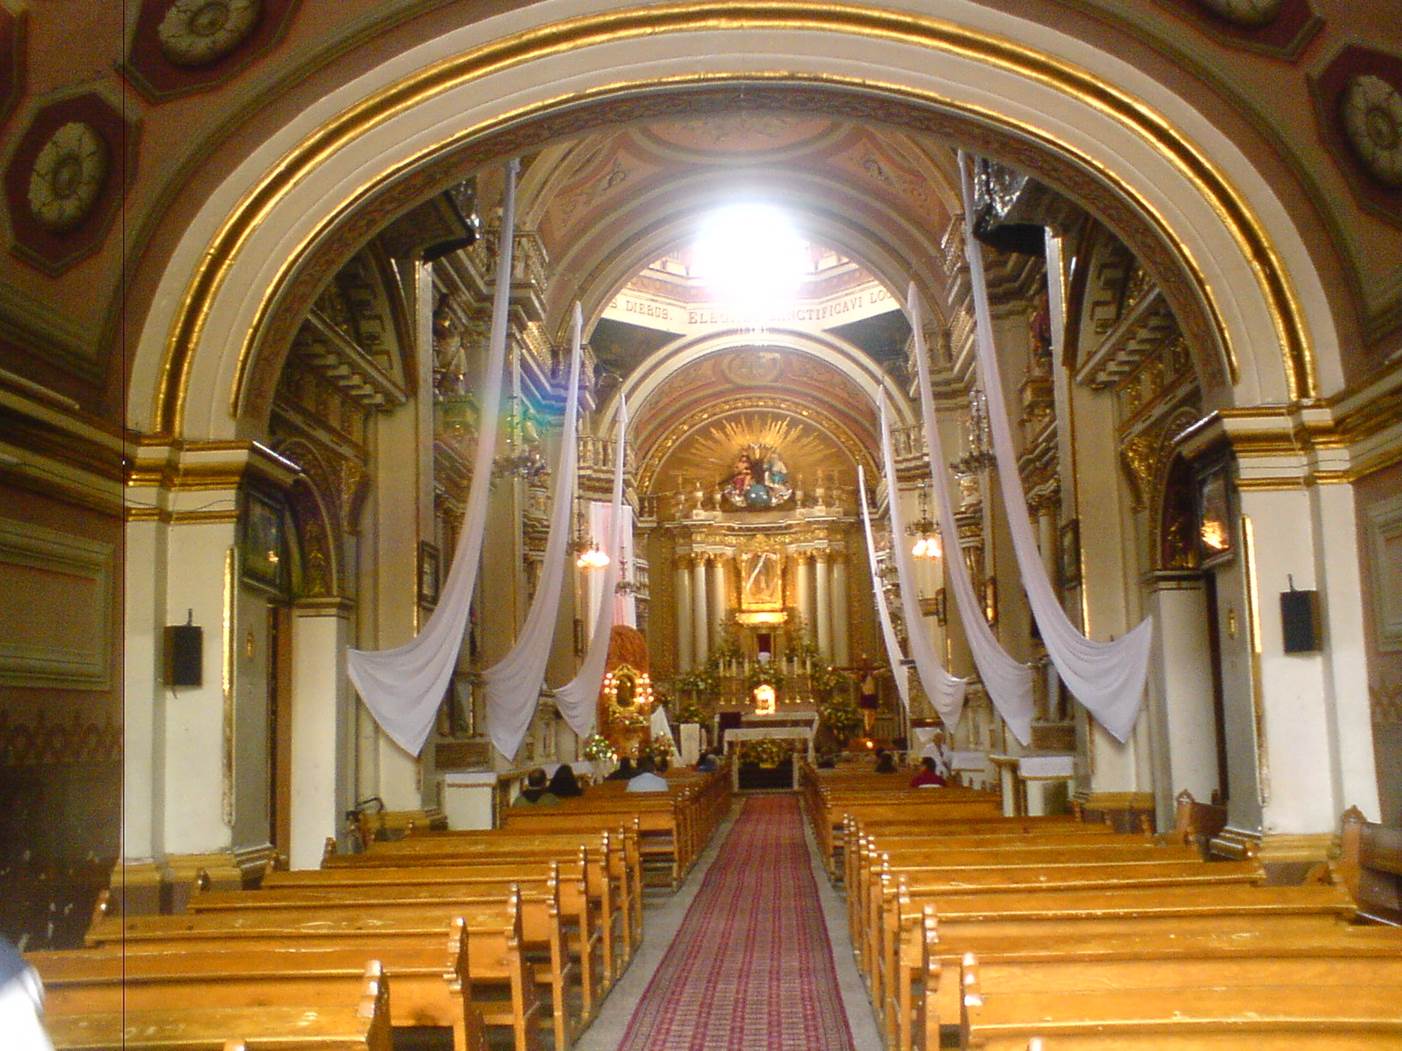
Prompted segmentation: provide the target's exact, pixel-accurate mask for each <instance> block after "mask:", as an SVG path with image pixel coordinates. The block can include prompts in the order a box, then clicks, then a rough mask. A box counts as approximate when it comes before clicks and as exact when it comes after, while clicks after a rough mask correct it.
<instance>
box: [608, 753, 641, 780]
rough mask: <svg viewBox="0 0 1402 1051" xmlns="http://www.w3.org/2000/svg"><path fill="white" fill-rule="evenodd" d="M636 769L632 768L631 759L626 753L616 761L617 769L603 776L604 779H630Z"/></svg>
mask: <svg viewBox="0 0 1402 1051" xmlns="http://www.w3.org/2000/svg"><path fill="white" fill-rule="evenodd" d="M636 773H637V771H636V770H635V769H633V760H631V759H629V758H628V757H627V756H626V755H625V756H624V757H623V758H622V759H620V760H619V761H618V769H617V770H615V771H614V772H613V773H611V774H609V775H608V777H606V778H604V780H605V781H631V780H633V775H634V774H636Z"/></svg>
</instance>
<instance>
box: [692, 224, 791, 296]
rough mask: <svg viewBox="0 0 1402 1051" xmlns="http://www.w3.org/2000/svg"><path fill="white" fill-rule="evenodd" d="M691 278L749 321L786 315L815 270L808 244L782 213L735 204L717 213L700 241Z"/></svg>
mask: <svg viewBox="0 0 1402 1051" xmlns="http://www.w3.org/2000/svg"><path fill="white" fill-rule="evenodd" d="M692 258H693V261H692V273H694V274H695V275H696V276H697V277H699V278H701V279H702V280H703V281H705V282H706V284H707V285H709V286H710V288H711V289H712V291H713V292H714V293H715V295H716V298H717V300H719V301H720V303H721V304H722V305H723V306H724V307H726V308H729V309H730V310H733V311H734V312H736V313H737V314H741V315H743V316H745V317H748V318H756V319H759V320H762V319H763V318H765V317H769V316H774V315H777V314H780V313H782V312H783V311H785V310H786V309H788V308H789V307H791V306H792V305H793V301H794V300H795V299H796V298H797V296H798V289H799V282H800V281H802V279H803V277H804V275H805V274H807V273H808V272H809V271H810V270H811V269H812V262H811V259H810V256H809V249H808V245H807V243H805V242H804V240H803V238H802V237H800V236H799V234H798V230H797V229H795V227H794V225H793V222H792V220H790V218H789V217H788V215H786V214H785V213H784V212H783V211H782V210H781V209H778V208H775V207H774V206H772V205H767V204H733V205H728V206H727V207H725V208H721V209H720V210H718V211H715V212H712V213H711V215H709V216H708V217H707V218H706V219H705V221H704V222H703V223H702V224H701V230H700V232H699V234H698V236H697V239H696V245H695V249H694V255H693V257H692Z"/></svg>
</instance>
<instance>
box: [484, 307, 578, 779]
mask: <svg viewBox="0 0 1402 1051" xmlns="http://www.w3.org/2000/svg"><path fill="white" fill-rule="evenodd" d="M583 327H584V317H583V314H582V313H581V311H580V308H579V304H578V303H575V305H574V324H573V326H572V336H571V340H570V369H569V380H568V383H569V386H568V387H567V388H566V390H565V415H564V420H563V423H562V424H561V427H560V456H559V460H558V462H557V463H556V465H555V492H554V495H553V497H552V498H551V505H550V533H549V536H548V537H547V538H546V541H545V558H544V562H543V563H542V568H541V572H540V579H539V580H538V581H537V582H536V589H535V595H534V596H533V597H532V598H531V606H530V609H529V610H527V611H526V619H525V621H524V622H523V623H522V625H521V632H520V634H519V635H517V636H516V643H515V645H513V646H512V647H511V651H510V652H509V653H507V655H506V656H505V657H503V658H502V659H501V660H500V661H498V662H497V663H496V664H494V665H492V666H491V667H490V668H488V669H487V670H486V671H485V672H484V673H483V678H484V679H485V680H486V684H487V691H486V692H487V734H488V736H490V737H491V739H492V744H494V745H496V748H497V751H499V752H501V754H502V755H504V756H506V758H507V759H512V758H514V757H515V755H516V752H517V750H518V749H519V748H520V747H521V742H522V741H524V740H525V739H526V733H527V731H529V730H530V728H531V719H532V718H534V717H535V711H536V707H537V704H538V702H539V700H540V689H541V687H542V686H543V685H544V683H545V664H546V662H547V661H548V660H549V659H550V644H551V641H552V640H553V639H554V637H555V622H556V620H558V616H557V614H558V612H559V608H560V592H561V590H562V589H563V585H564V580H565V567H566V566H567V565H569V564H570V560H569V559H568V558H567V557H566V555H567V553H568V548H569V542H570V505H571V504H572V503H573V502H574V487H575V474H576V472H577V468H578V464H579V441H578V434H577V430H578V421H579V367H580V366H579V362H580V358H581V357H582V356H583V355H582V354H581V353H580V343H581V330H582V329H583Z"/></svg>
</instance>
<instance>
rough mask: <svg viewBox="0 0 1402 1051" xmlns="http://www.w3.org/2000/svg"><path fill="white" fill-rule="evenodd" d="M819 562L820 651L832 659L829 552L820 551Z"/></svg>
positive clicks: (818, 610)
mask: <svg viewBox="0 0 1402 1051" xmlns="http://www.w3.org/2000/svg"><path fill="white" fill-rule="evenodd" d="M817 560H818V564H817V566H816V567H815V568H816V569H817V573H818V608H817V610H816V613H817V620H818V652H819V653H820V654H822V656H823V659H824V660H829V661H830V660H832V578H831V577H830V576H829V575H828V553H827V552H826V551H819V552H818V555H817Z"/></svg>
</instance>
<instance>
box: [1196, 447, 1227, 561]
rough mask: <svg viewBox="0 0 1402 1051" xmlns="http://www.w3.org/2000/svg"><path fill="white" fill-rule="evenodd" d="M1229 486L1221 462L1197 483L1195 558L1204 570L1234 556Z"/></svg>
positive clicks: (1224, 466)
mask: <svg viewBox="0 0 1402 1051" xmlns="http://www.w3.org/2000/svg"><path fill="white" fill-rule="evenodd" d="M1234 523H1235V508H1234V506H1233V499H1232V484H1231V480H1230V478H1229V477H1228V475H1227V465H1226V464H1225V463H1224V464H1222V465H1220V466H1218V467H1215V468H1213V469H1212V470H1210V471H1208V472H1207V473H1206V474H1204V475H1203V476H1202V478H1201V480H1200V481H1199V482H1198V558H1199V565H1201V566H1202V567H1203V568H1204V569H1207V568H1209V567H1211V566H1215V565H1218V564H1220V563H1222V562H1226V561H1228V560H1230V559H1231V557H1232V556H1233V555H1234V554H1236V529H1235V527H1234Z"/></svg>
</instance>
